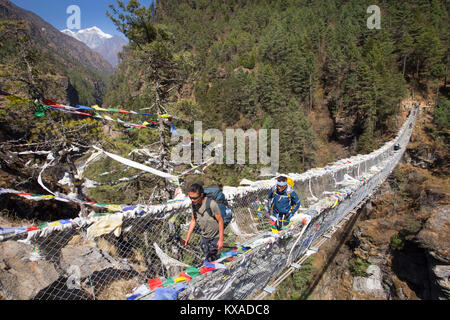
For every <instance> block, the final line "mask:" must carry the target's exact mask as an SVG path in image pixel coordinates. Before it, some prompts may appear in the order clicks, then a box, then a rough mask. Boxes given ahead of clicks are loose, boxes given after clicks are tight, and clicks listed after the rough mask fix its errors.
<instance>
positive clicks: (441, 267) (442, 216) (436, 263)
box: [416, 206, 450, 300]
mask: <svg viewBox="0 0 450 320" xmlns="http://www.w3.org/2000/svg"><path fill="white" fill-rule="evenodd" d="M416 238H417V241H418V242H419V244H420V246H422V247H424V248H425V249H426V250H427V251H428V253H429V256H427V261H428V268H429V270H430V280H431V281H433V282H434V284H435V286H434V287H433V288H432V290H431V296H432V299H447V300H448V299H450V254H449V250H450V207H448V206H447V207H443V208H441V209H440V210H438V211H436V212H434V213H433V214H432V215H431V217H430V218H429V219H428V220H427V222H426V224H425V226H424V228H423V229H422V230H421V231H420V232H419V234H418V235H417V237H416ZM439 289H440V290H439Z"/></svg>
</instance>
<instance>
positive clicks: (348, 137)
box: [333, 114, 357, 146]
mask: <svg viewBox="0 0 450 320" xmlns="http://www.w3.org/2000/svg"><path fill="white" fill-rule="evenodd" d="M356 121H357V117H356V115H351V114H336V115H333V122H334V137H335V139H336V141H338V142H339V143H341V144H343V145H346V146H348V145H350V144H352V142H353V140H354V138H355V125H356Z"/></svg>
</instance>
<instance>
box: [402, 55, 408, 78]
mask: <svg viewBox="0 0 450 320" xmlns="http://www.w3.org/2000/svg"><path fill="white" fill-rule="evenodd" d="M406 57H407V56H406V55H405V56H404V57H403V79H404V78H405V71H406Z"/></svg>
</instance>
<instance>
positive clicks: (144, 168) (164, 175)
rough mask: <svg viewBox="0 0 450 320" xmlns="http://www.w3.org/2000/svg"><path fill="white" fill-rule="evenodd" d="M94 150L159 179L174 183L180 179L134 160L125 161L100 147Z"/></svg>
mask: <svg viewBox="0 0 450 320" xmlns="http://www.w3.org/2000/svg"><path fill="white" fill-rule="evenodd" d="M94 149H96V150H98V151H101V152H103V153H104V154H106V155H107V156H108V157H110V158H111V159H114V160H116V161H118V162H120V163H123V164H125V165H127V166H129V167H133V168H136V169H139V170H142V171H146V172H149V173H152V174H154V175H157V176H159V177H162V178H165V179H169V180H171V181H174V182H177V181H178V177H176V176H173V175H171V174H169V173H166V172H162V171H159V170H156V169H154V168H151V167H149V166H146V165H143V164H141V163H138V162H135V161H132V160H129V159H125V158H123V157H121V156H118V155H116V154H112V153H109V152H106V151H104V150H102V149H100V148H98V147H95V146H94Z"/></svg>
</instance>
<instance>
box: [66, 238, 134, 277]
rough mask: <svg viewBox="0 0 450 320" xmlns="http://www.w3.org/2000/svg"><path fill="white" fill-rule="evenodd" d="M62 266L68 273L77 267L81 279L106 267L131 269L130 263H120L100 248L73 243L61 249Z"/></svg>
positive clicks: (119, 269) (118, 270)
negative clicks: (74, 244)
mask: <svg viewBox="0 0 450 320" xmlns="http://www.w3.org/2000/svg"><path fill="white" fill-rule="evenodd" d="M60 266H61V268H62V269H63V270H64V271H66V273H68V274H71V270H74V268H73V266H75V267H77V268H78V269H79V276H80V278H81V279H84V278H86V277H88V276H90V275H92V274H93V273H95V272H98V271H102V270H106V269H114V270H116V271H117V272H120V271H130V270H131V268H130V267H129V266H128V265H126V264H122V263H120V262H119V261H117V260H115V259H114V258H113V257H111V256H110V255H109V254H108V253H106V252H104V251H102V250H100V249H98V248H93V247H86V246H71V245H69V246H66V247H64V248H62V249H61V258H60Z"/></svg>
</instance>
